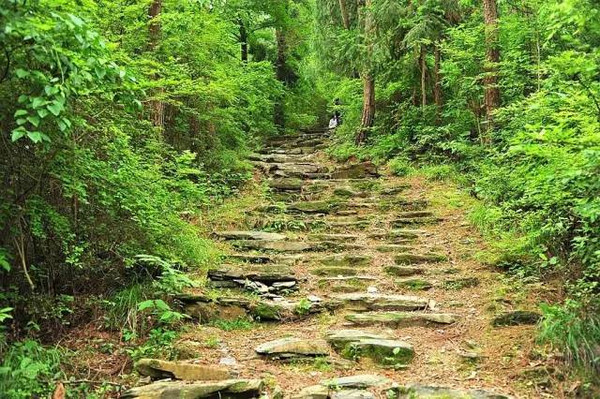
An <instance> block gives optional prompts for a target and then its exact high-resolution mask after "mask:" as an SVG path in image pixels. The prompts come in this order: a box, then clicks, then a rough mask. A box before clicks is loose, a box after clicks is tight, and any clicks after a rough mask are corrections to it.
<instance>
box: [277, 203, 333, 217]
mask: <svg viewBox="0 0 600 399" xmlns="http://www.w3.org/2000/svg"><path fill="white" fill-rule="evenodd" d="M339 206H340V205H339V204H338V203H335V202H329V201H302V202H295V203H293V204H289V205H288V206H287V211H288V212H289V211H292V212H301V213H324V214H327V213H331V212H334V211H335V210H336V209H339Z"/></svg>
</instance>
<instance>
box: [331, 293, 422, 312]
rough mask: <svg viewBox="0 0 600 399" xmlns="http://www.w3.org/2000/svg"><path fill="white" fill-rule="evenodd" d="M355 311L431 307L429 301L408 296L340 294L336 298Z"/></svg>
mask: <svg viewBox="0 0 600 399" xmlns="http://www.w3.org/2000/svg"><path fill="white" fill-rule="evenodd" d="M335 299H336V300H339V301H341V302H343V303H344V304H346V305H347V306H348V307H350V308H351V309H353V310H359V311H360V310H420V309H425V308H427V307H428V306H429V303H430V302H429V300H428V299H425V298H420V297H416V296H408V295H385V294H368V293H366V294H365V293H351V294H339V295H336V296H335Z"/></svg>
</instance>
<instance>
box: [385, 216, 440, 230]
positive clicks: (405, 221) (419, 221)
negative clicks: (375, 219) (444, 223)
mask: <svg viewBox="0 0 600 399" xmlns="http://www.w3.org/2000/svg"><path fill="white" fill-rule="evenodd" d="M441 220H442V219H440V218H437V217H414V218H409V217H405V218H403V217H399V218H396V219H394V220H392V221H391V222H390V224H391V226H392V227H394V228H400V227H404V226H407V225H423V224H433V223H438V222H440V221H441Z"/></svg>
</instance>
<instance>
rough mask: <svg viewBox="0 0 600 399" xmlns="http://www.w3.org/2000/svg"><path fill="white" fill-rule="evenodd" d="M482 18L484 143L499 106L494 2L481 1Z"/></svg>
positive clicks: (496, 16)
mask: <svg viewBox="0 0 600 399" xmlns="http://www.w3.org/2000/svg"><path fill="white" fill-rule="evenodd" d="M483 18H484V22H485V67H484V72H485V77H484V79H483V87H484V91H485V94H484V96H485V98H484V102H485V112H486V118H487V126H486V135H485V137H484V142H489V141H490V139H491V138H490V133H491V131H492V130H493V128H494V111H495V110H496V109H497V108H498V107H499V106H500V89H499V88H498V63H499V62H500V49H499V47H498V46H499V42H498V8H497V4H496V0H483Z"/></svg>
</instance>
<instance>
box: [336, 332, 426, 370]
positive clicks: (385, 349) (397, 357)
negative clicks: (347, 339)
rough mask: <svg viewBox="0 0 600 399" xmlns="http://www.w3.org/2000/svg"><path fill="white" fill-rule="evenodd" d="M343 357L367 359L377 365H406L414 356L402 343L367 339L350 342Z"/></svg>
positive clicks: (407, 344) (405, 344)
mask: <svg viewBox="0 0 600 399" xmlns="http://www.w3.org/2000/svg"><path fill="white" fill-rule="evenodd" d="M343 355H344V357H347V358H352V359H359V358H362V357H368V358H370V359H372V360H373V361H374V362H376V363H379V364H388V365H389V364H407V363H409V362H410V361H411V360H412V359H413V357H414V356H415V350H414V348H413V346H412V345H411V344H409V343H407V342H404V341H398V340H393V339H373V338H369V339H361V340H358V341H356V342H351V343H350V344H348V346H347V347H346V349H345V350H344V351H343Z"/></svg>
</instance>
